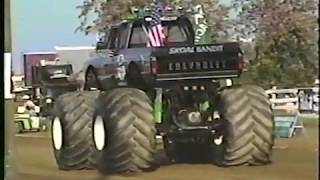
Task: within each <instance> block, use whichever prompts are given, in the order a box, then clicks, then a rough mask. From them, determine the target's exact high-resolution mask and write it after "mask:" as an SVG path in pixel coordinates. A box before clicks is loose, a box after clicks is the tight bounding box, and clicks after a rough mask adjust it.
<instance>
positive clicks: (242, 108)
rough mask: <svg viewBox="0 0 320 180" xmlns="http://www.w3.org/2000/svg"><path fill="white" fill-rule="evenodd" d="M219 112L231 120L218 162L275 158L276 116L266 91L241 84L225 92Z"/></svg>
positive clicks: (257, 161)
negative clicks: (274, 118)
mask: <svg viewBox="0 0 320 180" xmlns="http://www.w3.org/2000/svg"><path fill="white" fill-rule="evenodd" d="M219 113H220V116H221V117H222V119H223V120H224V121H225V122H226V123H227V135H226V136H225V139H224V140H225V142H224V151H223V154H222V155H220V156H221V157H218V160H217V162H216V163H217V164H218V165H221V166H233V165H264V164H268V163H270V162H271V160H270V159H271V154H272V146H273V144H274V120H273V112H272V109H271V104H270V102H269V100H268V97H267V95H266V94H265V91H264V90H263V89H262V88H260V87H258V86H251V85H247V86H240V87H236V88H231V89H225V90H224V91H223V92H222V93H221V98H220V105H219Z"/></svg>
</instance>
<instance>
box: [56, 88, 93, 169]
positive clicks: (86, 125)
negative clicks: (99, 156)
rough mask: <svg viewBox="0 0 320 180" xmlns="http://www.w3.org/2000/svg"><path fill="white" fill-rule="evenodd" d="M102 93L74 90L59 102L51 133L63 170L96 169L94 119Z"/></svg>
mask: <svg viewBox="0 0 320 180" xmlns="http://www.w3.org/2000/svg"><path fill="white" fill-rule="evenodd" d="M98 94H99V93H98V92H94V91H84V92H70V93H66V94H64V95H62V96H60V97H59V98H58V99H57V101H56V102H55V107H54V109H53V120H52V125H51V134H52V145H53V150H54V155H55V158H56V161H57V164H58V167H59V169H61V170H80V169H93V168H95V164H96V151H95V148H94V142H93V138H92V121H93V115H94V107H95V106H94V105H95V101H96V98H97V97H98Z"/></svg>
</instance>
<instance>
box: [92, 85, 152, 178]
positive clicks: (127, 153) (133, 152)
mask: <svg viewBox="0 0 320 180" xmlns="http://www.w3.org/2000/svg"><path fill="white" fill-rule="evenodd" d="M99 100H101V101H100V104H99V105H98V106H97V107H99V109H98V111H97V114H96V120H95V122H94V127H101V126H102V127H104V128H99V130H94V132H98V131H101V130H103V129H104V135H100V136H103V137H106V138H105V139H104V142H105V143H104V144H103V145H102V144H101V141H100V140H99V139H100V137H94V139H97V140H96V141H95V142H96V143H95V144H96V148H97V150H98V151H99V162H98V164H97V167H98V169H99V171H100V172H103V173H106V172H108V173H131V172H140V171H144V170H150V169H152V168H153V167H154V164H153V163H154V158H155V153H156V138H155V137H156V129H155V121H154V117H153V109H152V106H151V101H150V99H149V97H148V96H147V95H146V94H145V93H144V92H143V91H140V90H138V89H131V88H121V89H115V90H112V91H111V92H110V93H108V94H103V95H102V96H101V97H99ZM101 118H102V119H103V123H104V124H103V125H99V124H100V121H101V120H99V119H101ZM98 120H99V121H98ZM96 123H97V124H98V125H99V126H95V125H96ZM94 134H101V133H94ZM98 140H99V142H98Z"/></svg>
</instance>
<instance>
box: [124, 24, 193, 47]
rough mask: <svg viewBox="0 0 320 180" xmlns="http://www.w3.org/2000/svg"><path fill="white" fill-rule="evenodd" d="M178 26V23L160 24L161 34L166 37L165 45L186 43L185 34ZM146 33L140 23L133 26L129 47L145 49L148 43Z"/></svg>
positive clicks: (145, 29)
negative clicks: (161, 27)
mask: <svg viewBox="0 0 320 180" xmlns="http://www.w3.org/2000/svg"><path fill="white" fill-rule="evenodd" d="M180 24H181V23H180ZM180 24H179V21H170V22H166V21H165V22H162V26H163V32H164V34H165V36H166V39H165V42H166V43H167V44H171V43H183V42H187V41H188V38H187V32H186V30H185V29H184V28H183V27H182V25H180ZM146 26H147V25H146ZM147 31H148V29H147V27H146V28H143V27H142V24H141V23H139V24H138V23H137V24H135V25H134V28H133V30H132V33H131V38H130V43H129V46H130V47H146V46H147V43H148V36H147V33H148V32H147Z"/></svg>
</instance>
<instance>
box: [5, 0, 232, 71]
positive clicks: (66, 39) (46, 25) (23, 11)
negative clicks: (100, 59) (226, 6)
mask: <svg viewBox="0 0 320 180" xmlns="http://www.w3.org/2000/svg"><path fill="white" fill-rule="evenodd" d="M230 1H231V0H222V2H223V3H230ZM82 2H83V0H13V1H11V17H12V18H11V23H12V58H13V62H12V63H13V70H14V71H15V72H17V73H23V53H25V52H35V51H55V49H54V46H91V45H94V44H95V39H96V38H95V36H93V35H91V36H85V35H84V34H83V33H81V32H77V33H75V32H74V30H75V29H76V28H77V27H78V25H79V19H78V15H79V12H80V11H79V10H78V9H76V6H77V5H81V4H82Z"/></svg>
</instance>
